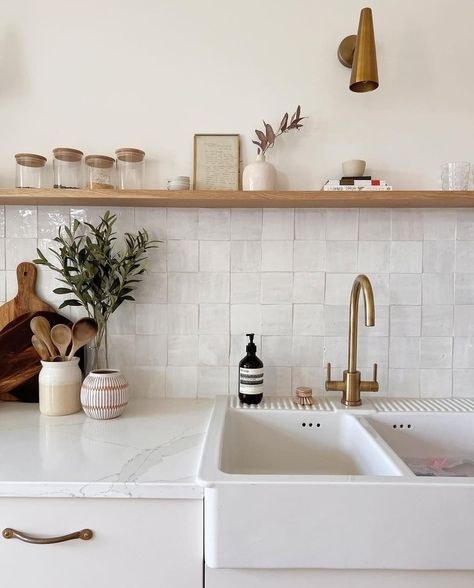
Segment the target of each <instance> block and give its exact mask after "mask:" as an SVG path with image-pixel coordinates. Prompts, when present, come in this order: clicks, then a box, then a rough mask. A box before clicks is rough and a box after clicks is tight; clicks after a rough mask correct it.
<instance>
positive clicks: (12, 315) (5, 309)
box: [0, 262, 55, 331]
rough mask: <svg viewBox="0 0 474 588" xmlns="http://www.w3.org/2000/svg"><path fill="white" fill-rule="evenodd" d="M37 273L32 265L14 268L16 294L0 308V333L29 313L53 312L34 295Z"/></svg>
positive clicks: (24, 263) (21, 264) (25, 264)
mask: <svg viewBox="0 0 474 588" xmlns="http://www.w3.org/2000/svg"><path fill="white" fill-rule="evenodd" d="M37 273H38V272H37V269H36V266H35V264H34V263H29V262H23V263H20V264H19V265H18V267H17V268H16V278H17V282H18V292H17V295H16V296H15V298H13V300H10V301H9V302H6V303H5V304H3V305H2V306H0V331H1V330H2V329H3V328H4V327H6V325H8V323H10V322H11V321H13V320H15V319H16V318H18V317H20V316H22V315H24V314H27V313H29V312H40V311H46V312H55V310H54V308H53V307H52V306H50V305H49V304H47V303H46V302H44V301H43V300H41V298H40V297H39V296H38V295H37V294H36V276H37Z"/></svg>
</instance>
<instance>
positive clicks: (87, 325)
mask: <svg viewBox="0 0 474 588" xmlns="http://www.w3.org/2000/svg"><path fill="white" fill-rule="evenodd" d="M97 330H98V328H97V323H96V322H95V320H93V319H91V318H81V319H79V320H78V321H76V322H75V323H74V324H73V325H72V349H71V351H70V353H69V355H68V359H72V358H73V357H74V354H75V353H76V351H77V350H78V349H80V348H81V347H84V345H87V343H89V341H92V339H93V338H94V337H95V336H96V335H97Z"/></svg>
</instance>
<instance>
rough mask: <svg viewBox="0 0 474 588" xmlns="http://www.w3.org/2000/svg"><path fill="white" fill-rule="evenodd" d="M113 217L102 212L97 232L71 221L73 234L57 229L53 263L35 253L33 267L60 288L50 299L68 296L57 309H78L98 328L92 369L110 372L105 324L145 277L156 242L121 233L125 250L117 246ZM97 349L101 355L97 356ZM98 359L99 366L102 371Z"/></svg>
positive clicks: (141, 232)
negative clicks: (51, 277) (45, 270)
mask: <svg viewBox="0 0 474 588" xmlns="http://www.w3.org/2000/svg"><path fill="white" fill-rule="evenodd" d="M116 220H117V216H116V215H114V214H111V213H110V212H109V211H107V212H106V213H105V214H104V216H103V217H101V219H100V222H99V223H98V224H97V226H94V225H92V224H91V223H88V222H79V221H78V220H77V219H76V220H74V222H73V224H72V228H69V227H67V226H66V227H62V228H60V229H59V232H58V236H57V237H55V238H54V241H55V242H56V243H57V245H58V247H57V248H50V252H51V253H52V254H53V256H54V257H55V258H56V259H55V260H54V262H52V261H49V260H48V259H47V258H46V256H45V255H44V254H43V253H42V252H41V251H40V250H39V249H38V250H37V252H38V259H35V260H34V262H35V263H36V264H38V265H44V266H46V267H48V268H49V269H50V270H53V271H54V272H56V273H57V274H59V276H60V277H58V280H59V281H60V282H61V283H62V284H64V286H62V287H59V288H56V289H55V290H53V292H54V293H55V294H70V295H71V298H68V299H67V300H65V301H64V302H63V303H62V304H61V306H60V307H59V308H60V309H61V308H64V307H67V306H82V307H83V308H84V309H85V310H86V312H87V314H88V315H89V316H90V317H91V318H93V319H95V321H96V322H97V325H98V331H97V337H96V339H95V344H94V347H93V357H92V361H91V366H92V369H94V370H97V369H98V368H99V367H100V368H102V367H104V368H108V367H109V365H108V364H109V357H108V342H107V323H108V320H109V318H110V316H111V315H112V314H113V313H114V312H115V311H116V310H117V308H118V307H119V306H120V305H121V304H122V303H123V302H125V301H126V300H134V298H133V296H132V295H131V293H132V292H133V290H134V289H135V287H136V286H137V284H138V283H139V282H141V280H142V279H143V274H144V273H145V262H146V260H147V257H148V250H149V249H152V248H155V247H157V243H159V241H154V240H150V238H149V236H148V233H147V231H146V230H145V229H141V230H139V231H138V232H137V233H136V234H131V233H125V235H124V244H123V246H122V247H121V248H120V247H118V246H117V236H116V232H114V225H115V222H116ZM102 348H103V349H104V353H101V351H102ZM102 357H103V363H104V365H101V363H102Z"/></svg>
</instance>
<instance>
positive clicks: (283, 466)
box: [218, 410, 402, 476]
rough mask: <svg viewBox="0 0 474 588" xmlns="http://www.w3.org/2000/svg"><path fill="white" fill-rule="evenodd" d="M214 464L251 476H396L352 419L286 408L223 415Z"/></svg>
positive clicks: (395, 470)
mask: <svg viewBox="0 0 474 588" xmlns="http://www.w3.org/2000/svg"><path fill="white" fill-rule="evenodd" d="M218 465H219V469H220V471H221V472H223V473H224V474H244V475H250V474H252V475H257V476H268V475H277V476H278V475H280V476H294V475H306V476H314V475H317V476H321V475H352V476H358V475H381V476H390V475H392V476H394V475H395V476H396V475H401V473H402V471H401V470H400V468H399V467H398V466H397V465H395V463H394V462H393V461H392V460H391V459H390V458H389V457H387V454H386V453H385V452H384V450H383V449H381V447H380V445H378V444H377V443H376V441H375V440H374V439H373V437H371V436H370V434H369V433H368V432H367V430H366V429H364V427H362V426H361V425H360V424H359V422H358V421H357V419H355V418H354V417H353V416H350V415H347V414H338V413H334V412H332V413H331V412H329V413H324V412H321V413H314V412H312V413H308V412H299V411H290V410H286V411H285V410H281V411H279V410H275V411H259V410H230V411H227V413H226V417H225V423H224V428H223V434H222V452H221V456H220V463H219V464H218Z"/></svg>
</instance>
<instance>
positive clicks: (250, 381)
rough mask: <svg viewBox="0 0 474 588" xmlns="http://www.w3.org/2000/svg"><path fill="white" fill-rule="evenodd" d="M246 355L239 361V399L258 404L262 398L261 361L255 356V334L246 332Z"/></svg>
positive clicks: (246, 402)
mask: <svg viewBox="0 0 474 588" xmlns="http://www.w3.org/2000/svg"><path fill="white" fill-rule="evenodd" d="M246 336H247V337H248V338H249V339H250V342H249V343H248V344H247V348H246V349H247V355H246V356H245V357H244V358H243V359H242V361H241V362H240V363H239V400H240V402H243V403H245V404H260V402H261V401H262V398H263V362H262V360H261V359H260V358H258V357H257V355H256V353H257V346H256V345H255V343H254V342H253V340H254V337H255V334H254V333H247V335H246Z"/></svg>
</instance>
